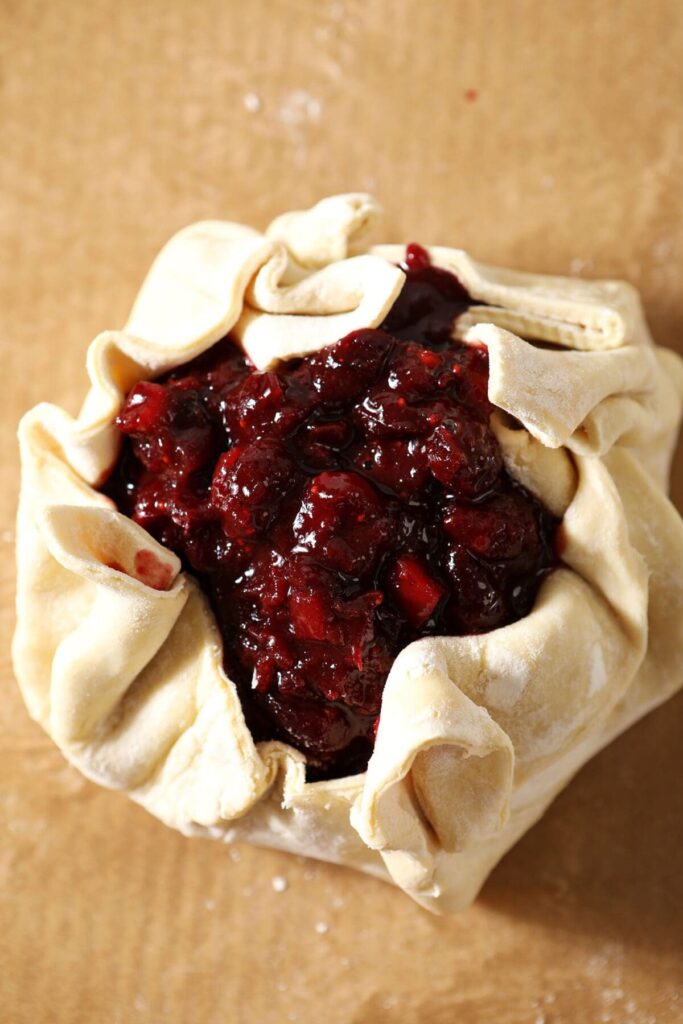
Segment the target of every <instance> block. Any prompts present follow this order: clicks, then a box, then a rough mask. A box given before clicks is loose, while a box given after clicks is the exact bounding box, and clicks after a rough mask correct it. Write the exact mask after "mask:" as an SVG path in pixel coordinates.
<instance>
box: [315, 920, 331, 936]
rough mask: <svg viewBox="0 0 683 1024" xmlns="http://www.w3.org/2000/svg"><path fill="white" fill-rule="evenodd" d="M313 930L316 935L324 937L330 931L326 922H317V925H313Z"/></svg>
mask: <svg viewBox="0 0 683 1024" xmlns="http://www.w3.org/2000/svg"><path fill="white" fill-rule="evenodd" d="M315 930H316V931H317V933H318V935H326V934H327V933H328V932H329V930H330V926H329V924H327V922H326V921H318V922H317V924H316V925H315Z"/></svg>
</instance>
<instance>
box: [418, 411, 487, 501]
mask: <svg viewBox="0 0 683 1024" xmlns="http://www.w3.org/2000/svg"><path fill="white" fill-rule="evenodd" d="M425 449H426V452H427V461H428V463H429V468H430V470H431V471H432V474H433V476H434V477H436V479H437V480H438V481H439V483H440V484H442V485H443V486H444V487H445V488H446V489H447V490H449V491H453V492H454V493H456V494H461V495H463V496H464V497H468V498H473V497H476V496H477V495H480V494H484V493H485V492H486V491H488V490H490V489H491V488H492V487H493V485H494V484H495V482H496V479H497V477H498V476H499V475H500V472H501V470H502V468H503V459H502V456H501V452H500V448H499V447H498V443H497V441H496V439H495V437H494V435H493V434H492V433H491V431H490V430H489V428H488V426H487V424H485V423H480V422H479V421H478V420H474V419H471V418H470V417H469V416H465V415H460V416H459V417H458V418H457V419H456V418H449V419H446V420H444V421H443V422H442V423H440V424H439V426H438V427H436V429H435V430H434V432H433V433H432V434H431V435H430V437H429V438H428V439H427V441H426V443H425Z"/></svg>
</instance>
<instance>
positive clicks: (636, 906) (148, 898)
mask: <svg viewBox="0 0 683 1024" xmlns="http://www.w3.org/2000/svg"><path fill="white" fill-rule="evenodd" d="M682 66H683V3H681V2H680V0H647V2H641V0H621V2H616V0H550V2H548V0H456V2H446V0H444V2H439V0H428V2H424V0H423V2H421V0H412V2H409V0H336V2H328V0H320V2H316V0H118V2H114V0H111V2H110V0H51V2H49V3H47V2H42V3H41V2H38V0H0V354H1V356H2V361H1V364H0V366H1V371H0V375H1V388H2V392H1V393H2V403H1V404H2V413H1V415H2V426H1V430H2V434H1V445H2V447H1V452H2V456H1V460H0V555H1V559H0V572H1V578H0V617H1V618H0V630H1V636H0V676H1V679H0V682H1V694H2V698H1V700H0V1022H2V1024H52V1022H55V1024H137V1022H139V1024H162V1022H163V1024H166V1022H169V1024H175V1022H183V1024H184V1022H191V1024H233V1022H234V1024H242V1022H256V1024H271V1022H278V1024H279V1022H281V1021H282V1022H288V1021H298V1022H300V1024H318V1022H324V1024H385V1022H386V1024H390V1022H394V1021H396V1022H401V1024H417V1022H429V1024H489V1022H490V1024H523V1022H524V1024H527V1022H528V1024H574V1022H580V1024H602V1022H605V1024H608V1022H613V1024H674V1022H676V1021H681V1020H683V993H682V991H681V989H682V986H683V966H682V961H683V853H682V850H683V786H682V785H681V782H682V777H683V771H682V769H683V743H682V742H681V729H682V726H683V697H679V698H678V699H676V700H674V701H672V702H671V703H669V704H668V705H667V706H666V707H664V708H662V709H660V710H659V711H657V712H656V713H654V714H652V715H651V716H650V717H649V718H647V719H646V720H645V721H643V722H641V723H640V724H639V725H637V726H636V727H635V728H633V729H632V730H631V731H630V732H628V733H627V734H626V735H624V736H623V737H621V738H620V739H619V740H618V741H617V742H616V743H614V744H613V745H612V746H611V747H610V748H609V749H607V750H606V751H604V752H603V753H602V754H601V755H600V756H598V757H597V758H596V759H595V760H594V761H593V762H592V763H591V764H590V765H589V766H588V767H587V768H586V769H584V770H583V771H582V772H581V773H580V775H579V776H578V777H577V779H576V780H575V781H574V783H573V784H572V785H571V786H570V787H569V789H568V790H567V791H566V792H565V793H564V794H563V795H562V796H561V797H560V798H559V799H558V800H557V802H556V803H555V805H554V807H553V808H552V809H551V811H550V812H549V813H548V815H547V816H546V818H545V819H544V820H543V822H542V823H541V824H540V825H538V826H537V827H536V828H535V829H533V830H532V832H531V833H530V834H528V835H527V836H526V837H525V838H524V839H523V841H522V842H520V844H519V845H518V846H517V848H516V849H515V850H514V851H513V852H512V853H511V854H509V855H508V856H507V857H506V858H505V860H504V861H503V863H502V864H501V865H500V867H499V868H498V869H497V870H496V871H495V872H494V874H493V876H492V877H491V879H490V881H489V883H488V885H487V886H486V888H485V890H484V893H483V896H482V897H481V899H480V900H479V902H478V903H477V904H476V905H475V906H474V907H473V908H472V909H471V910H469V911H467V912H466V913H464V914H462V915H461V916H460V917H457V918H454V919H450V920H448V919H437V918H432V917H431V916H430V915H428V914H427V913H426V912H424V911H422V910H420V909H419V908H418V907H416V906H413V905H412V904H411V903H410V902H409V900H408V899H407V898H405V897H404V896H402V895H401V894H400V893H399V892H397V891H395V890H393V889H391V888H389V887H388V886H385V885H383V884H382V883H380V882H376V881H374V880H371V879H368V878H364V877H362V876H357V875H354V874H352V873H350V872H347V871H344V870H341V869H336V868H332V867H328V866H325V865H316V864H314V863H313V862H305V861H302V860H300V859H296V858H290V857H288V856H285V855H281V854H277V853H274V852H270V851H262V850H255V849H248V848H244V847H240V848H236V849H235V850H233V851H232V853H231V851H229V850H228V849H224V848H222V847H220V846H219V845H213V844H211V843H209V842H204V841H189V840H186V839H184V838H182V837H181V836H180V835H177V834H175V833H172V832H170V831H168V830H166V829H165V828H164V827H163V826H162V825H161V824H159V823H158V822H157V821H155V820H153V819H152V818H151V817H149V816H147V815H146V814H145V813H144V812H143V811H142V810H141V809H139V808H137V807H135V806H133V805H132V804H130V803H129V802H128V801H127V800H126V799H125V798H124V797H123V796H121V795H119V794H115V793H110V792H106V791H104V790H100V789H98V788H96V787H95V786H94V785H92V784H90V783H89V782H86V781H85V780H83V779H81V778H80V777H79V775H78V774H77V773H76V772H75V771H74V770H73V769H71V768H70V767H69V766H68V765H67V764H66V763H65V762H64V761H63V760H62V758H61V757H60V755H59V754H58V753H57V751H56V749H54V748H53V746H52V745H51V743H50V742H49V741H48V739H47V738H46V736H44V735H43V733H42V732H41V731H40V729H39V728H38V727H37V726H35V725H33V724H32V723H31V722H30V721H29V719H28V717H27V715H26V713H25V711H24V708H23V705H22V704H21V701H20V697H19V694H18V691H17V688H16V686H15V684H14V682H13V679H12V672H11V667H10V662H9V654H8V645H9V638H10V633H11V629H12V625H13V610H12V601H13V515H14V506H15V500H16V485H17V459H16V452H15V442H14V432H15V427H16V421H17V419H18V417H19V415H20V413H21V412H23V411H24V410H26V409H27V408H28V407H30V406H31V405H33V404H34V403H35V402H36V401H38V400H40V399H43V398H48V399H51V400H52V401H55V402H58V403H60V404H63V405H65V406H66V407H67V408H69V409H70V410H72V411H74V412H75V411H76V409H77V407H78V404H79V400H80V398H81V396H82V395H83V392H84V388H85V375H84V370H83V357H84V354H85V350H86V346H87V344H88V342H89V341H90V339H91V338H92V337H93V336H94V335H95V334H96V333H97V332H98V331H99V330H101V329H103V328H106V327H118V326H120V325H121V323H122V322H123V320H124V318H125V316H126V312H127V310H128V307H129V305H130V303H131V301H132V299H133V296H134V294H135V291H136V287H137V285H138V284H139V283H140V281H141V279H142V276H143V274H144V272H145V270H146V269H147V266H148V264H149V262H150V260H151V258H152V257H153V255H154V254H155V252H156V250H157V249H158V247H159V246H160V245H161V244H162V243H163V242H164V240H165V239H166V238H167V237H168V236H169V235H170V234H171V233H172V232H173V231H175V230H176V229H177V228H179V227H181V226H182V225H184V224H187V223H189V222H190V221H193V220H195V219H198V218H202V217H225V218H228V219H234V220H243V221H245V222H248V223H249V222H250V223H253V224H255V225H257V226H264V225H265V224H266V223H267V222H268V220H269V219H270V218H271V217H273V216H274V215H275V214H277V213H279V212H281V211H283V210H286V209H293V208H297V207H301V206H307V205H309V204H311V203H312V202H314V201H315V200H316V199H318V198H320V197H321V196H322V195H325V194H329V193H334V192H338V191H349V190H370V191H372V192H374V193H375V194H376V195H377V196H378V197H379V198H380V199H381V200H382V202H383V203H384V205H385V208H386V215H387V217H386V231H385V240H387V241H389V240H391V241H399V240H410V239H414V240H421V241H423V242H426V243H441V244H453V245H458V246H463V247H465V248H467V249H469V250H470V251H471V252H472V253H473V254H474V255H475V256H477V257H479V258H481V259H484V260H490V261H492V262H498V263H502V264H509V265H511V266H515V267H520V268H527V269H535V270H540V271H548V272H557V273H581V274H585V275H596V276H597V275H601V276H612V275H614V276H623V277H625V278H628V279H629V280H631V281H633V282H634V283H635V284H637V285H639V286H640V288H641V289H642V291H643V294H644V297H645V300H646V304H647V308H648V312H649V318H650V321H651V324H652V326H653V328H654V330H655V333H656V335H657V337H658V340H659V341H661V342H663V343H665V344H668V345H671V346H674V347H675V346H678V347H679V348H681V349H683V189H682V185H683V175H682V172H683V71H682ZM680 465H681V463H680V460H679V466H680ZM678 497H679V500H680V499H681V497H683V474H681V473H680V472H679V475H678ZM279 878H282V879H284V880H285V883H286V885H287V888H286V890H285V891H283V892H276V891H275V890H274V888H273V879H279ZM285 883H282V884H285ZM275 885H276V886H277V885H278V882H276V883H275Z"/></svg>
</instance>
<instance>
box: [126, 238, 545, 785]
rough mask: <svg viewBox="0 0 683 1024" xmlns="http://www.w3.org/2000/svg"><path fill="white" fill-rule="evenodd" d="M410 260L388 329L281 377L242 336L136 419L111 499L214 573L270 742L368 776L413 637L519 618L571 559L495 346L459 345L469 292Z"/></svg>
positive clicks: (213, 589)
mask: <svg viewBox="0 0 683 1024" xmlns="http://www.w3.org/2000/svg"><path fill="white" fill-rule="evenodd" d="M402 269H403V270H404V272H405V275H406V280H405V284H404V286H403V289H402V291H401V293H400V295H399V297H398V299H397V301H396V302H395V303H394V306H393V307H392V309H391V310H390V312H389V314H388V316H387V318H386V320H385V321H384V323H383V324H381V325H380V327H379V328H376V329H368V330H360V331H354V332H353V333H352V334H349V335H348V336H347V337H345V338H342V339H340V340H339V341H338V342H336V344H333V345H330V346H328V347H327V348H324V349H322V350H321V351H320V352H316V353H315V354H313V355H310V356H307V357H306V358H304V359H297V360H292V361H291V362H287V363H281V364H279V365H278V366H277V368H276V370H274V371H273V370H271V371H268V372H266V373H260V372H258V371H256V370H255V369H254V367H253V366H252V365H251V364H250V363H249V361H248V360H247V358H246V357H245V355H244V353H243V352H241V351H240V350H239V349H238V348H237V347H236V346H235V345H234V344H233V343H232V342H231V340H230V339H229V338H225V339H223V340H222V341H220V342H218V343H217V344H216V345H214V346H213V347H212V348H211V349H209V350H208V351H207V352H205V353H204V354H203V355H202V356H200V357H199V358H198V359H195V360H194V361H193V362H192V363H189V364H187V365H186V366H181V367H178V368H177V369H176V370H173V371H172V372H171V373H169V374H167V375H166V376H165V377H163V378H161V379H159V380H157V381H155V382H146V381H143V382H141V383H139V384H136V386H135V387H134V388H133V389H132V391H131V392H130V394H129V395H128V398H127V400H126V402H125V403H124V406H123V408H122V410H121V413H120V415H119V418H118V425H119V427H120V429H121V431H122V433H123V434H124V435H125V443H124V446H123V451H122V455H121V458H120V459H119V462H118V464H117V466H116V468H115V470H114V473H113V475H112V477H111V479H110V481H109V483H108V485H107V492H108V493H109V495H110V496H111V497H113V498H114V500H115V501H116V502H117V504H118V505H119V507H120V508H121V509H122V511H124V512H126V513H127V514H129V515H131V516H132V517H133V519H135V521H136V522H138V523H140V525H142V526H144V527H145V528H146V529H147V530H149V532H150V533H151V534H153V535H154V536H155V537H156V538H157V539H158V540H160V541H161V542H162V543H163V544H165V545H166V546H167V547H169V548H171V549H172V550H174V551H176V552H177V553H178V554H179V555H180V557H181V558H182V559H183V562H184V565H185V567H186V568H189V569H191V570H192V571H194V572H195V574H196V575H197V577H198V579H199V581H200V583H201V584H202V586H203V588H204V590H205V592H206V594H207V596H208V598H209V600H210V601H211V603H212V606H213V609H214V611H215V614H216V619H217V622H218V625H219V628H220V630H221V633H222V636H223V643H224V659H225V667H226V671H227V672H228V673H229V675H230V677H231V678H232V679H233V680H234V682H235V684H236V686H237V689H238V692H239V695H240V699H241V701H242V706H243V708H244V713H245V717H246V721H247V724H248V726H249V728H250V729H251V732H252V735H253V736H254V738H255V739H256V740H267V739H279V740H284V741H285V742H288V743H291V744H293V745H294V746H295V747H297V748H298V749H299V750H301V751H303V752H304V753H305V754H306V758H307V772H308V777H309V778H310V779H320V778H331V777H335V776H339V775H345V774H350V773H353V772H357V771H363V770H364V769H365V767H366V766H367V762H368V759H369V757H370V754H371V752H372V748H373V743H374V739H375V733H376V730H377V723H378V721H379V712H380V708H381V703H382V691H383V688H384V684H385V682H386V678H387V675H388V673H389V670H390V668H391V665H392V663H393V661H394V658H395V657H396V655H397V653H398V652H399V651H400V650H401V649H402V648H403V647H405V646H406V644H409V643H411V642H412V641H413V640H416V639H418V638H419V637H421V636H425V635H427V634H462V633H477V632H482V631H484V630H489V629H496V628H498V627H499V626H503V625H506V624H507V623H509V622H513V621H514V620H515V619H518V618H519V617H520V616H522V615H525V614H527V612H529V610H530V609H531V606H532V604H533V600H534V597H535V595H536V592H537V589H538V587H539V585H540V582H541V580H542V578H543V576H544V575H545V574H546V573H547V572H548V571H549V570H550V568H552V566H553V564H554V554H553V548H552V538H553V533H554V529H555V525H556V524H555V521H554V520H553V518H552V517H551V516H550V514H549V513H547V512H546V511H545V510H544V509H543V508H542V507H541V506H540V504H539V503H538V502H537V501H536V500H535V499H534V498H533V497H532V496H531V495H529V494H527V492H526V491H524V490H523V488H521V487H519V486H517V485H516V484H514V483H513V482H512V481H511V480H510V478H509V477H508V476H507V474H506V472H505V469H504V467H503V462H502V458H501V453H500V449H499V447H498V444H497V441H496V439H495V437H494V435H493V433H492V432H491V430H490V429H489V416H490V414H491V411H492V406H491V404H490V402H489V399H488V353H487V351H486V349H485V348H484V347H482V346H476V345H462V344H459V343H458V342H456V341H454V340H453V324H454V320H455V318H456V317H457V316H458V315H459V314H460V313H462V312H463V311H464V310H465V309H467V307H468V305H469V304H470V302H471V299H470V297H469V295H468V294H467V292H466V291H465V289H464V288H463V286H462V285H461V283H460V282H459V281H458V280H457V278H455V277H454V276H453V275H452V274H450V273H449V272H448V271H446V270H440V269H438V268H436V267H433V266H432V265H431V263H430V260H429V254H428V253H427V251H426V250H425V249H422V248H421V247H420V246H417V245H411V246H409V247H408V249H407V251H406V258H405V263H404V264H402ZM152 569H154V566H151V565H150V566H147V567H146V573H147V576H148V578H149V579H150V582H151V585H159V586H164V585H170V575H169V576H168V583H167V582H166V576H165V575H164V574H162V573H161V571H159V573H158V575H157V574H156V570H155V569H154V572H150V570H152ZM168 572H169V573H170V570H169V571H168Z"/></svg>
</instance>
